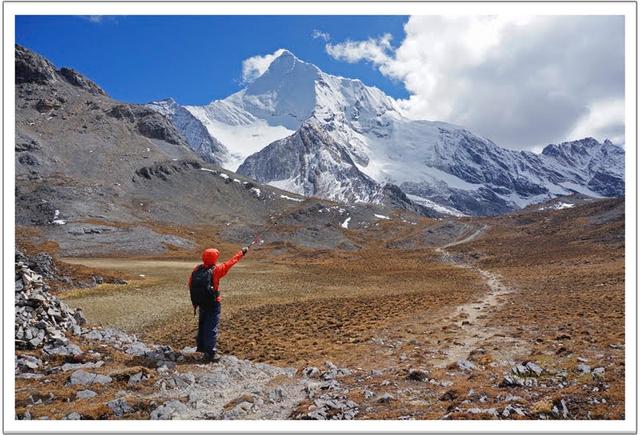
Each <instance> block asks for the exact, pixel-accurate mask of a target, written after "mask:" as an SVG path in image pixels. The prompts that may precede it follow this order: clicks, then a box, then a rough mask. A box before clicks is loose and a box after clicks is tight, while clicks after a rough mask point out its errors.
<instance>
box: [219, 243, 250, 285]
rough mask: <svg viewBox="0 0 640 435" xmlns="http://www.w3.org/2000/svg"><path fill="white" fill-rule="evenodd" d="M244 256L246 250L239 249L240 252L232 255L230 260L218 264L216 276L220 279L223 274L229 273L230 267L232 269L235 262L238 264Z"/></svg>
mask: <svg viewBox="0 0 640 435" xmlns="http://www.w3.org/2000/svg"><path fill="white" fill-rule="evenodd" d="M243 256H244V250H243V251H238V253H236V255H234V256H233V257H231V259H230V260H229V261H227V262H224V263H222V264H218V265H217V266H216V277H217V278H218V279H220V278H222V277H223V276H225V275H226V274H227V272H229V269H231V268H232V267H233V265H234V264H236V263H237V262H238V261H240V259H241V258H242V257H243Z"/></svg>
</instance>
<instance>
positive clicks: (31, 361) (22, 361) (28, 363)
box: [16, 355, 42, 370]
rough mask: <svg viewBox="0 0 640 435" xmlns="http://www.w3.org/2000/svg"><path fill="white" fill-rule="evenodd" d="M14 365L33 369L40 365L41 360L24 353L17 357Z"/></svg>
mask: <svg viewBox="0 0 640 435" xmlns="http://www.w3.org/2000/svg"><path fill="white" fill-rule="evenodd" d="M16 365H17V366H18V367H20V368H27V369H31V370H35V369H37V368H38V367H41V366H42V361H41V360H40V359H38V358H36V357H34V356H31V355H24V356H21V357H19V358H18V359H17V361H16Z"/></svg>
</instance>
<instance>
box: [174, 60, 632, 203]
mask: <svg viewBox="0 0 640 435" xmlns="http://www.w3.org/2000/svg"><path fill="white" fill-rule="evenodd" d="M185 108H186V110H188V111H189V112H190V113H191V114H192V115H193V116H194V117H196V118H197V119H198V120H199V121H200V122H201V123H202V124H203V125H204V126H205V127H206V129H207V130H208V132H209V134H210V135H211V136H212V137H215V138H216V139H218V140H219V141H220V142H221V143H223V144H224V145H225V146H226V147H227V148H228V149H229V150H230V152H231V153H232V154H235V156H233V157H229V158H227V160H225V161H224V162H222V164H223V165H224V166H225V167H226V168H227V169H231V170H234V171H235V170H237V171H238V172H239V173H241V174H244V175H248V176H251V177H253V178H255V179H256V180H258V181H260V182H266V183H269V184H272V185H274V186H277V187H280V188H283V189H286V190H290V191H293V192H296V193H300V194H304V195H315V196H321V197H324V198H328V199H335V200H341V201H364V202H376V201H380V200H381V198H380V195H379V192H380V191H381V190H382V186H384V185H385V184H387V183H391V184H395V185H398V186H399V187H400V188H401V189H402V191H403V192H404V193H406V194H407V195H408V197H409V198H410V199H411V200H412V201H413V202H415V203H418V204H422V205H423V206H425V207H430V208H439V210H440V211H445V212H449V213H452V214H495V213H500V212H505V211H509V210H513V209H518V208H521V207H525V206H527V205H529V204H532V203H536V202H540V201H544V200H547V199H549V198H552V197H554V196H556V195H565V194H569V193H571V192H573V191H576V192H580V193H585V194H587V195H591V196H613V195H623V194H624V150H623V149H622V148H621V147H618V146H616V145H613V144H611V143H610V142H608V141H605V142H604V143H602V144H601V143H599V142H597V141H595V140H594V139H584V140H582V141H577V142H572V143H569V144H561V145H550V146H548V147H547V148H545V151H544V152H543V153H542V154H540V155H538V154H534V153H531V152H524V151H515V150H509V149H504V148H500V147H499V146H497V145H496V144H494V143H493V142H491V141H490V140H488V139H485V138H482V137H479V136H476V135H474V134H473V133H471V132H469V131H468V130H466V129H464V128H463V127H459V126H455V125H452V124H447V123H443V122H434V121H426V120H413V119H409V118H407V117H406V116H404V115H403V113H402V110H401V109H400V107H399V105H398V104H397V103H396V101H395V100H394V99H393V98H391V97H389V96H387V95H385V94H384V93H383V92H382V91H380V90H379V89H377V88H374V87H369V86H366V85H364V84H363V83H362V82H361V81H359V80H352V79H348V78H344V77H336V76H332V75H329V74H326V73H324V72H322V71H321V70H320V69H318V68H317V67H316V66H314V65H312V64H309V63H306V62H303V61H301V60H300V59H298V58H297V57H295V56H294V55H293V54H292V53H290V52H288V51H286V50H282V51H281V53H280V55H279V56H278V57H276V58H275V59H274V60H273V62H272V63H271V65H270V66H269V68H268V69H267V70H266V71H265V72H264V73H263V74H262V75H261V76H259V77H258V78H256V79H255V80H254V81H253V82H252V83H250V84H249V85H248V86H247V87H246V88H245V89H243V90H241V91H239V92H237V93H235V94H233V95H231V96H229V97H227V98H225V99H224V100H217V101H214V102H212V103H210V104H209V105H206V106H186V107H185ZM179 129H180V128H179Z"/></svg>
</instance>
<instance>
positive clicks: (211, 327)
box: [197, 303, 221, 353]
mask: <svg viewBox="0 0 640 435" xmlns="http://www.w3.org/2000/svg"><path fill="white" fill-rule="evenodd" d="M220 306H221V304H220V303H216V304H214V305H212V306H206V307H200V308H199V311H200V319H199V321H198V338H197V342H198V348H197V351H198V352H204V353H215V352H216V341H217V339H218V326H219V324H220Z"/></svg>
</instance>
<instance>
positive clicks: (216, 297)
mask: <svg viewBox="0 0 640 435" xmlns="http://www.w3.org/2000/svg"><path fill="white" fill-rule="evenodd" d="M248 250H249V248H242V250H241V251H239V252H238V253H237V254H236V255H234V256H233V257H232V258H231V259H230V260H229V261H227V262H226V263H222V264H216V262H217V261H218V257H219V256H220V251H218V250H217V249H212V248H210V249H205V250H204V252H203V253H202V264H199V265H197V266H196V267H195V268H194V269H193V272H192V273H191V276H190V277H189V290H190V293H191V303H192V304H193V312H194V314H195V310H196V308H198V307H199V308H200V310H199V311H200V317H199V320H198V338H197V344H198V347H197V349H196V351H197V352H202V353H204V360H205V361H206V362H218V361H220V356H219V355H218V354H217V350H216V341H217V338H218V325H219V323H220V305H221V304H220V287H219V285H220V279H222V278H223V277H224V276H225V275H226V274H227V272H229V269H231V267H233V265H234V264H236V263H237V262H238V261H240V259H241V258H242V257H243V256H244V255H245V254H246V253H247V251H248Z"/></svg>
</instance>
